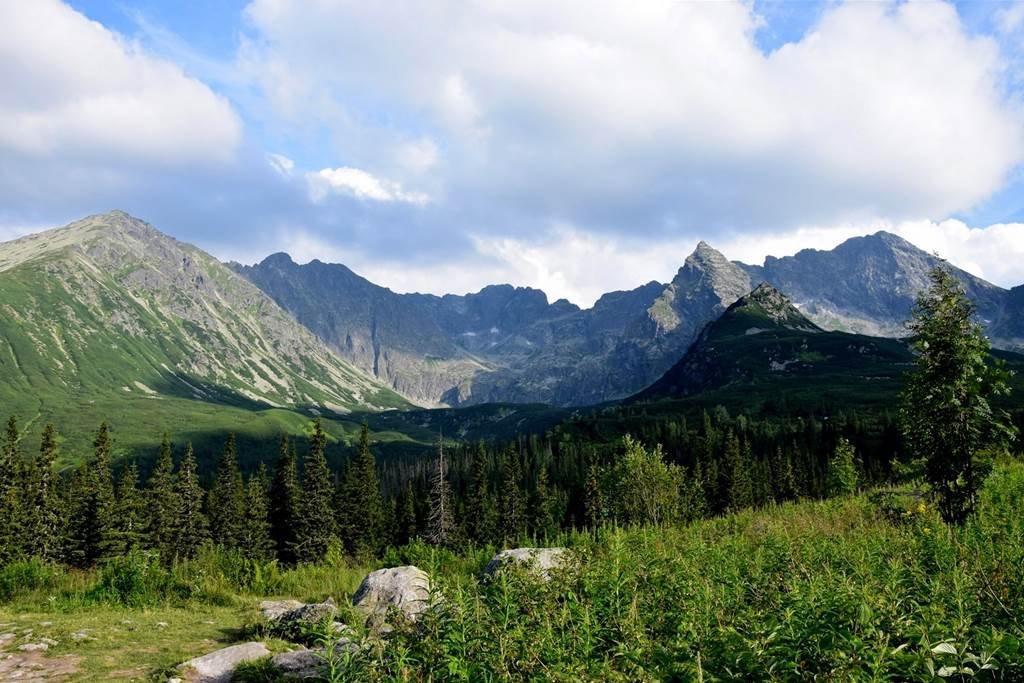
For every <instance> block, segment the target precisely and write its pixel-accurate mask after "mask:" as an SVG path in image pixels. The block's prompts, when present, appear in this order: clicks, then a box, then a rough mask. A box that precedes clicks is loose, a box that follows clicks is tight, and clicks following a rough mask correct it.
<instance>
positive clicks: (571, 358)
mask: <svg viewBox="0 0 1024 683" xmlns="http://www.w3.org/2000/svg"><path fill="white" fill-rule="evenodd" d="M938 262H939V261H938V259H937V258H936V257H934V256H932V255H929V254H927V253H926V252H923V251H922V250H920V249H917V248H916V247H914V246H913V245H911V244H910V243H908V242H906V241H905V240H902V239H900V238H899V237H896V236H894V235H891V234H888V233H884V232H880V233H876V234H874V235H870V236H867V237H858V238H854V239H851V240H848V241H846V242H844V243H843V244H841V245H839V246H838V247H837V248H835V249H833V250H831V251H816V250H804V251H801V252H799V253H797V254H795V255H793V256H788V257H784V258H771V257H769V258H768V259H766V261H765V263H764V264H763V265H761V266H751V265H746V264H743V263H739V262H734V261H730V260H729V259H727V258H726V257H725V256H724V255H723V254H721V253H719V252H718V251H716V250H715V249H713V248H712V247H711V246H710V245H708V244H706V243H704V242H701V243H700V244H698V245H697V247H696V249H695V250H694V252H693V253H692V254H690V255H689V256H688V257H686V259H685V260H684V263H683V265H682V267H680V269H679V271H678V272H677V273H676V275H675V277H673V278H672V280H671V281H670V282H668V283H660V282H656V281H652V282H648V283H646V284H644V285H641V286H639V287H637V288H636V289H633V290H630V291H620V292H611V293H608V294H605V295H604V296H602V297H600V299H598V301H597V302H596V303H595V304H594V306H593V307H591V308H587V309H581V308H580V307H578V306H576V305H574V304H572V303H570V302H568V301H565V300H559V301H555V302H549V301H548V299H547V296H546V295H545V294H544V293H543V292H541V291H539V290H536V289H531V288H524V287H512V286H510V285H493V286H488V287H485V288H483V289H482V290H480V291H479V292H476V293H471V294H466V295H452V294H449V295H445V296H435V295H432V294H399V293H395V292H392V291H391V290H389V289H387V288H384V287H381V286H379V285H376V284H373V283H372V282H370V281H368V280H366V279H365V278H363V277H360V276H359V275H357V274H356V273H354V272H352V271H351V270H350V269H348V268H347V267H345V266H343V265H339V264H328V263H321V262H320V261H316V260H314V261H312V262H310V263H307V264H304V265H300V264H297V263H295V262H294V261H293V260H292V259H291V258H290V257H289V256H288V255H287V254H274V255H272V256H269V257H267V258H266V259H264V260H263V261H262V262H260V263H258V264H255V265H252V266H243V265H240V264H236V263H230V264H224V263H221V262H220V261H218V260H217V259H216V258H214V257H213V256H211V255H209V254H207V253H205V252H203V251H202V250H200V249H198V248H196V247H194V246H191V245H188V244H185V243H182V242H179V241H177V240H175V239H173V238H171V237H169V236H167V235H165V234H163V233H161V232H159V231H158V230H156V229H155V228H154V227H152V226H150V225H149V224H147V223H145V222H143V221H141V220H139V219H136V218H133V217H131V216H129V215H128V214H125V213H123V212H120V211H114V212H111V213H108V214H102V215H97V216H91V217H88V218H85V219H83V220H80V221H77V222H75V223H72V224H70V225H68V226H66V227H64V228H59V229H55V230H50V231H46V232H42V233H38V234H35V235H30V236H28V237H23V238H21V239H18V240H14V241H12V242H7V243H4V244H0V379H2V381H0V401H2V404H3V406H4V408H5V410H6V411H8V412H16V413H18V414H19V415H22V416H23V420H27V421H28V422H30V423H31V422H33V421H36V420H38V421H44V420H49V419H55V418H59V420H58V421H59V422H61V423H62V424H64V425H65V426H66V427H67V426H68V422H69V421H70V422H71V424H70V427H69V428H68V431H69V432H74V433H77V434H80V435H81V434H87V433H88V432H89V431H90V430H93V429H94V428H95V426H96V425H97V424H98V423H99V421H100V420H101V419H105V418H109V419H117V420H120V421H121V422H122V424H123V423H124V422H126V421H128V420H130V421H131V422H132V423H133V429H132V432H133V433H135V434H145V435H146V436H145V439H143V440H146V439H148V441H147V443H148V442H150V441H152V439H153V438H154V437H155V436H156V435H159V434H160V433H161V432H162V431H163V430H170V431H172V432H174V433H176V434H179V435H182V437H183V438H192V439H195V440H200V439H201V438H202V437H203V435H204V434H210V435H213V434H217V435H222V434H223V433H224V432H225V431H230V430H234V431H238V432H239V433H240V434H242V433H251V434H263V435H267V434H273V433H276V432H279V431H282V430H283V431H289V432H292V433H302V430H303V429H305V428H306V426H307V424H308V419H309V417H310V416H311V415H323V416H325V417H326V418H328V420H329V422H330V423H331V424H332V425H334V428H335V432H336V434H335V435H336V436H339V435H344V434H347V433H350V432H352V433H354V432H355V431H356V429H357V428H358V422H359V421H361V420H362V419H363V418H364V417H366V416H371V417H370V419H371V421H372V422H373V423H374V425H375V426H376V425H379V430H380V431H381V433H382V434H390V438H393V439H395V440H397V441H403V440H404V441H406V442H407V441H408V440H409V438H410V436H409V435H410V434H413V433H415V434H416V436H414V437H413V439H414V440H415V439H419V438H421V437H422V439H423V440H425V441H429V440H430V438H431V434H430V433H428V432H431V430H432V429H433V428H434V427H437V428H441V427H442V426H443V425H447V426H448V428H449V429H451V428H454V425H452V424H451V420H452V419H454V418H453V417H452V416H451V415H450V414H449V413H447V412H442V413H438V414H437V415H435V416H431V415H429V414H427V413H424V412H422V411H418V412H412V413H409V414H408V417H399V415H400V414H395V417H387V415H388V414H389V413H388V412H387V411H389V410H391V409H402V410H408V409H412V408H415V407H417V406H420V407H439V406H454V407H466V406H470V405H479V404H502V405H498V406H494V407H493V408H487V407H486V406H481V408H486V409H485V410H482V411H481V410H476V411H475V412H471V413H467V414H470V415H472V421H473V424H475V425H477V426H476V427H474V429H477V430H478V431H479V429H483V428H484V427H486V425H487V424H491V423H492V422H494V421H495V420H497V421H500V422H501V423H502V424H503V425H505V427H503V428H505V429H515V425H516V424H519V422H518V420H520V417H519V414H517V411H520V410H522V409H519V408H512V407H508V405H507V404H549V405H552V406H567V407H572V406H584V405H595V404H600V403H603V402H607V401H613V400H618V399H625V398H628V397H630V396H635V395H637V394H638V392H644V390H645V388H648V387H650V389H648V390H647V391H646V392H645V393H640V394H639V396H640V397H648V398H657V397H661V396H668V397H673V396H686V395H689V394H691V393H693V392H694V391H708V390H715V389H717V388H720V387H721V386H726V385H736V384H737V382H738V381H740V383H742V381H747V382H748V383H750V382H753V381H754V380H758V379H759V378H760V379H762V380H763V379H764V378H766V377H774V378H780V377H789V376H796V375H793V373H794V372H796V371H799V370H800V369H801V368H803V369H805V370H807V372H808V373H810V374H807V373H805V374H806V376H807V377H810V376H817V374H816V373H819V374H820V373H825V375H827V374H828V368H829V367H838V366H836V363H839V364H840V365H842V364H843V363H847V365H849V366H850V367H852V366H853V365H856V364H857V363H861V364H862V365H863V364H864V363H867V361H871V360H872V359H875V358H876V356H877V357H878V359H881V360H883V361H884V364H886V367H887V368H889V370H887V371H886V373H887V374H886V373H881V374H878V373H875V374H878V376H879V377H881V376H882V374H885V376H886V377H888V379H889V380H892V381H896V379H897V375H896V374H894V372H893V370H892V369H893V368H894V367H896V366H897V365H900V364H902V363H904V361H905V360H906V354H907V351H906V348H905V346H904V345H903V344H902V343H901V342H896V341H892V342H889V341H887V340H886V339H882V338H880V337H892V338H896V337H899V336H901V335H902V334H903V330H904V328H903V321H905V320H906V319H907V317H908V316H909V314H910V310H911V307H912V305H913V301H914V297H915V296H916V294H917V292H918V291H919V290H920V289H921V288H922V287H923V286H924V285H925V283H926V275H927V271H928V270H929V269H930V268H931V267H933V266H934V265H935V264H936V263H938ZM953 270H954V273H955V274H956V276H957V277H958V278H959V279H960V280H961V281H962V282H963V283H964V286H965V288H966V290H967V293H968V296H970V298H971V299H972V300H973V301H974V302H975V303H976V304H977V306H978V317H979V320H980V321H981V322H982V323H983V324H984V325H985V327H986V329H987V331H988V333H989V335H990V336H991V337H992V338H993V340H994V342H995V343H996V344H997V345H998V346H1001V347H1003V348H1008V349H1013V348H1017V349H1019V348H1022V347H1024V287H1017V288H1014V289H1012V290H1005V289H1002V288H1000V287H997V286H995V285H992V284H990V283H988V282H985V281H984V280H981V279H980V278H977V277H974V276H972V275H970V274H968V273H966V272H963V271H960V270H957V269H953ZM761 283H766V284H764V285H761ZM759 285H761V286H759ZM790 302H792V303H790ZM765 311H767V313H766V312H765ZM723 313H724V314H726V315H725V316H723ZM755 319H756V320H760V321H761V322H756V320H755ZM713 321H718V322H713ZM736 321H740V322H736ZM780 321H781V323H780ZM769 322H771V324H770V325H769V324H768V323H769ZM780 325H781V327H780ZM737 326H740V327H743V329H742V330H740V331H737V330H739V327H737ZM729 330H731V332H728V331H729ZM702 331H703V332H702ZM726 332H728V333H726ZM865 335H871V336H865ZM723 340H727V343H725V342H723ZM712 341H714V343H713V344H712V343H711V342H712ZM695 342H697V343H696V344H695ZM723 343H725V346H727V347H728V348H730V349H733V351H731V352H730V353H729V354H726V356H722V355H721V354H720V353H719V351H720V350H721V348H724V347H723V346H722V344H723ZM823 344H824V345H825V346H824V347H823V348H820V349H819V348H817V346H819V345H823ZM804 347H806V348H804ZM716 349H717V350H716ZM843 349H846V350H845V351H844V350H843ZM851 349H852V351H851ZM864 349H867V351H865V350H864ZM688 350H689V351H690V353H689V354H688V353H687V351H688ZM766 354H767V355H766ZM901 354H903V355H901ZM741 356H742V357H741ZM681 359H682V360H681ZM730 359H731V360H730ZM766 359H767V361H766ZM825 361H828V362H825ZM680 363H681V365H680ZM766 363H767V364H766ZM772 363H777V364H780V367H781V368H784V370H785V371H784V372H778V371H772V372H769V373H768V374H767V375H766V374H764V373H765V372H766V370H765V368H768V369H769V370H770V369H771V368H772V367H774V366H773V365H772ZM830 363H831V364H832V365H829V364H830ZM850 364H852V365H850ZM868 365H870V363H868ZM865 368H866V369H865ZM847 369H849V367H848V368H847ZM873 372H874V371H872V370H871V369H870V368H869V367H867V365H865V366H864V367H861V368H860V369H855V371H854V372H853V374H852V375H851V376H856V377H860V376H861V375H863V376H868V375H871V376H875V375H874V374H872V373H873ZM694 373H696V374H694ZM737 373H739V374H737ZM858 373H859V374H858ZM848 374H849V373H848ZM743 378H747V379H746V380H743ZM858 381H859V380H858ZM762 384H764V382H762ZM530 410H534V414H535V415H539V414H540V413H536V411H535V409H530ZM353 413H354V414H353ZM521 414H525V413H521ZM551 414H552V415H554V414H555V413H554V412H552V413H551ZM372 416H376V417H372ZM417 416H419V417H417ZM545 419H547V418H545ZM339 430H340V432H339ZM417 430H418V431H417ZM419 432H422V433H419ZM474 433H475V432H474ZM139 438H140V439H142V438H143V437H139ZM211 438H212V437H211ZM217 438H220V436H218V437H217ZM381 438H383V437H381ZM127 441H128V442H129V443H126V444H125V445H129V446H130V445H131V443H130V441H131V439H130V438H129V439H127Z"/></svg>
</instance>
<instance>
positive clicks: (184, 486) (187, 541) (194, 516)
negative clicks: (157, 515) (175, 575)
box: [174, 443, 210, 559]
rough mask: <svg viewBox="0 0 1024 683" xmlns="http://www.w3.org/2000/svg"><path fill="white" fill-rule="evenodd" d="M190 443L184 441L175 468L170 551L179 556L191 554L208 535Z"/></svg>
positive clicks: (201, 495) (189, 555)
mask: <svg viewBox="0 0 1024 683" xmlns="http://www.w3.org/2000/svg"><path fill="white" fill-rule="evenodd" d="M197 470H198V468H197V466H196V456H195V453H193V452H192V444H191V443H188V444H186V445H185V455H184V457H183V458H182V459H181V466H180V467H179V468H178V481H177V492H178V519H177V522H176V523H175V525H174V530H175V537H174V555H175V556H176V557H178V558H181V559H188V558H192V557H195V556H196V554H197V553H198V552H199V549H200V548H201V547H202V546H203V544H204V543H206V542H207V541H208V540H209V538H210V527H209V524H208V522H207V520H206V515H205V514H203V497H204V496H203V487H202V486H200V485H199V473H198V471H197Z"/></svg>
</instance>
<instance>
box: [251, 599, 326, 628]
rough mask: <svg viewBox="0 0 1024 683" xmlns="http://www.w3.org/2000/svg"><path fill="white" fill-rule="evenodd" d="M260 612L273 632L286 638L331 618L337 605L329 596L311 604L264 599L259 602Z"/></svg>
mask: <svg viewBox="0 0 1024 683" xmlns="http://www.w3.org/2000/svg"><path fill="white" fill-rule="evenodd" d="M260 613H261V614H262V615H263V618H264V619H266V620H267V621H268V622H269V623H270V631H271V632H272V633H273V634H275V635H278V636H281V637H285V638H287V637H293V636H297V635H299V634H300V633H301V632H302V630H303V629H307V628H309V627H315V626H317V625H318V624H320V622H322V621H324V620H325V619H330V618H333V617H334V615H335V614H337V613H338V606H337V605H335V604H334V601H333V600H331V599H330V598H328V599H327V600H325V601H324V602H315V603H311V604H306V603H304V602H299V601H298V600H278V601H271V600H264V601H263V602H261V603H260Z"/></svg>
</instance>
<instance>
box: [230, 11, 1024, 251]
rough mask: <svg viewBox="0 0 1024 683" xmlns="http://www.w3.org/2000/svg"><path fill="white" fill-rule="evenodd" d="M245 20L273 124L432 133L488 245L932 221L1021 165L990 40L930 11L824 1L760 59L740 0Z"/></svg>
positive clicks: (344, 131) (1021, 150)
mask: <svg viewBox="0 0 1024 683" xmlns="http://www.w3.org/2000/svg"><path fill="white" fill-rule="evenodd" d="M247 15H248V17H249V19H250V20H251V23H252V26H253V27H254V30H255V31H256V34H257V37H256V39H255V40H254V41H253V43H252V45H251V50H250V51H248V52H247V55H246V58H247V59H248V60H249V63H250V64H251V65H257V66H258V65H265V68H263V69H260V70H259V73H260V78H261V79H262V82H263V86H264V91H265V93H266V95H267V97H268V98H270V99H271V100H272V101H274V102H276V103H277V105H278V109H279V111H281V112H284V113H286V114H287V113H291V115H295V114H296V113H298V112H301V113H302V115H304V116H306V117H313V118H317V119H318V120H319V121H320V122H321V123H322V124H324V125H326V126H328V127H333V128H334V129H335V130H336V131H337V132H338V135H344V136H345V139H346V140H348V139H350V138H353V137H360V136H358V135H353V134H352V129H351V128H350V127H351V126H356V127H357V129H358V130H366V129H369V128H372V129H373V130H374V133H373V135H368V136H367V137H375V136H385V137H386V136H387V135H396V136H402V137H405V138H408V137H409V136H410V134H411V135H412V136H414V137H415V135H417V134H419V133H421V132H424V131H429V132H437V133H438V134H440V135H443V136H444V139H443V140H441V143H442V145H443V147H444V149H445V157H446V163H445V169H444V175H443V178H442V179H441V181H443V183H444V185H445V191H444V195H445V196H446V197H448V198H450V201H452V202H453V203H457V204H458V205H459V208H460V209H461V210H465V211H468V212H469V216H468V219H469V220H471V221H472V222H473V223H475V224H477V225H479V226H480V227H487V228H488V229H490V230H492V231H497V230H498V227H497V226H499V225H500V224H502V223H504V224H505V226H509V225H514V226H515V227H516V229H517V231H518V232H519V233H520V234H522V233H524V232H530V231H533V232H535V233H539V232H540V231H542V230H544V229H546V226H547V225H548V224H549V223H550V221H551V220H565V221H569V222H571V223H573V224H576V225H583V226H587V227H588V229H593V230H597V229H605V230H610V231H624V230H625V229H626V227H625V226H628V229H629V230H630V231H633V232H641V233H642V232H646V233H648V234H653V233H657V232H664V231H666V230H667V231H669V232H674V233H675V234H678V233H679V232H680V228H686V229H688V230H689V231H690V232H691V233H692V232H696V231H698V230H700V231H704V232H713V231H717V230H720V229H726V228H740V229H772V228H774V229H779V228H784V227H790V226H793V225H798V224H807V223H821V224H835V223H840V222H846V221H866V220H871V219H874V218H878V217H886V218H890V219H893V220H900V219H904V218H910V217H913V216H921V215H926V216H934V217H942V216H945V215H948V214H949V213H951V212H954V211H959V210H964V209H967V208H969V207H970V206H972V205H974V204H975V203H977V202H979V201H980V200H982V199H984V198H986V197H988V196H989V195H990V194H992V193H993V192H994V191H996V190H997V189H998V188H999V187H1000V186H1001V185H1002V183H1003V182H1004V179H1005V177H1006V175H1007V173H1008V172H1009V171H1010V170H1011V169H1012V168H1013V167H1015V166H1016V165H1017V164H1019V163H1020V162H1021V161H1022V159H1024V125H1022V124H1024V117H1022V112H1021V111H1020V109H1019V107H1018V106H1016V105H1014V104H1012V103H1010V102H1009V101H1008V99H1007V97H1006V93H1005V92H1004V91H1003V90H1002V87H1003V84H1004V80H1003V78H1002V71H1003V69H1004V66H1005V61H1004V59H1003V57H1002V56H1001V55H1000V53H999V49H998V46H997V44H996V42H995V41H994V40H992V39H990V38H985V37H978V36H972V35H969V34H968V33H967V32H966V31H965V30H964V28H963V26H962V25H961V23H960V21H959V18H958V16H957V13H956V10H955V8H954V7H952V6H951V5H947V4H942V3H899V4H896V3H893V4H888V3H852V2H851V3H846V4H840V5H837V6H833V7H830V8H829V9H827V10H826V11H824V12H823V15H822V18H821V20H820V22H819V24H818V25H817V26H815V27H814V28H813V30H812V31H811V32H810V33H809V34H808V35H806V36H805V37H804V38H803V39H801V40H800V41H799V42H797V43H792V44H789V45H786V46H784V47H782V48H781V49H779V50H776V51H775V52H772V53H771V54H768V55H765V54H763V53H762V52H761V51H760V50H759V49H758V48H757V46H756V43H755V40H754V33H755V30H756V28H757V26H758V22H759V17H758V16H757V15H756V13H755V10H754V8H753V5H752V4H751V3H743V2H722V3H677V2H671V1H669V0H651V1H650V2H644V3H640V4H637V3H621V2H614V1H608V2H602V1H598V2H594V3H584V4H580V3H578V2H574V1H573V0H561V1H559V0H553V1H552V0H544V1H541V0H536V1H526V2H517V3H512V4H506V3H492V2H487V1H485V0H479V1H472V0H471V1H470V2H466V3H448V4H445V3H441V4H438V3H427V2H412V3H406V4H404V5H403V11H402V12H394V11H393V8H391V7H390V6H388V5H386V4H373V3H360V2H354V0H353V1H346V0H339V1H338V2H331V3H314V4H310V3H301V2H294V1H288V0H254V2H253V3H252V4H251V5H250V6H249V8H248V10H247ZM380 111H387V112H388V116H387V117H386V119H385V123H383V124H381V125H379V126H375V125H374V121H375V120H378V119H379V116H378V114H379V112H380ZM353 122H356V123H353ZM396 122H400V124H398V125H396ZM352 146H353V148H354V156H352V157H350V158H352V159H353V164H354V165H356V166H362V167H365V166H369V165H373V164H374V158H373V155H374V150H373V149H372V148H365V149H360V148H358V143H352ZM488 226H489V227H488Z"/></svg>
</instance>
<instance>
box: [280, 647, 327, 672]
mask: <svg viewBox="0 0 1024 683" xmlns="http://www.w3.org/2000/svg"><path fill="white" fill-rule="evenodd" d="M322 657H323V650H292V651H291V652H281V653H279V654H276V655H274V658H273V659H272V660H271V661H272V662H273V663H274V667H275V668H277V670H278V671H280V672H281V673H283V674H284V675H285V676H289V677H291V678H316V677H317V676H319V675H320V672H321V670H322V669H323V666H324V662H323V659H321V658H322Z"/></svg>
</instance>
